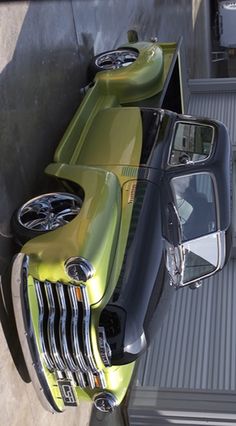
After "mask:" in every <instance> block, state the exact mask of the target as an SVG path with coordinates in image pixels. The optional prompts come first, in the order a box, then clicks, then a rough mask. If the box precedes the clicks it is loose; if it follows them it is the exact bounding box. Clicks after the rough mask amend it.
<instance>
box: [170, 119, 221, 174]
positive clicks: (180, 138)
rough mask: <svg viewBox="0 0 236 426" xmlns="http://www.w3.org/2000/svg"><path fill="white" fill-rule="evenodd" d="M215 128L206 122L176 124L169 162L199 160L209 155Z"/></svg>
mask: <svg viewBox="0 0 236 426" xmlns="http://www.w3.org/2000/svg"><path fill="white" fill-rule="evenodd" d="M213 137H214V128H213V127H211V126H207V125H204V124H195V123H183V122H179V123H177V124H176V125H175V133H174V139H173V143H172V149H171V153H170V158H169V164H171V165H173V166H174V165H180V164H186V163H188V162H190V161H191V162H193V163H195V162H198V161H202V160H205V159H206V158H207V157H209V155H210V153H211V149H212V144H213Z"/></svg>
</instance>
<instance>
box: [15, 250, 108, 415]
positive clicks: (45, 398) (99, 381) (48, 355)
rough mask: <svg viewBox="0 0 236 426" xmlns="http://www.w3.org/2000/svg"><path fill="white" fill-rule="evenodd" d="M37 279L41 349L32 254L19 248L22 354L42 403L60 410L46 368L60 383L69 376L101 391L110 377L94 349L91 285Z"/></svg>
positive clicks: (18, 315) (17, 287)
mask: <svg viewBox="0 0 236 426" xmlns="http://www.w3.org/2000/svg"><path fill="white" fill-rule="evenodd" d="M33 282H34V286H35V293H36V297H37V302H38V334H39V343H38V344H39V345H40V346H41V348H40V351H39V350H38V346H37V343H36V338H35V334H34V328H33V324H32V318H31V313H30V306H29V300H28V257H27V256H26V255H24V254H23V253H20V254H18V255H17V256H16V258H15V260H14V263H13V268H12V297H13V306H14V312H15V318H16V323H17V329H18V334H19V338H20V342H21V346H22V350H23V354H24V357H25V361H26V364H27V368H28V370H29V374H30V377H31V380H32V382H33V385H34V387H35V390H36V392H37V395H38V397H39V399H40V401H41V403H42V405H43V406H44V407H45V408H46V409H47V410H49V411H51V412H56V411H57V412H60V411H61V410H60V409H58V407H57V405H56V403H55V400H54V397H53V395H52V393H51V391H50V388H49V386H48V383H47V380H46V377H45V372H44V371H45V367H46V368H47V369H48V370H49V372H50V373H52V374H53V375H54V378H55V380H56V381H57V382H58V385H59V386H60V381H63V380H67V381H69V382H70V383H71V386H72V387H74V388H76V386H78V387H80V388H88V389H90V390H92V389H95V388H99V389H100V390H101V389H105V387H106V381H105V377H104V373H103V371H101V370H99V369H98V368H97V366H96V363H95V359H94V357H93V353H92V347H91V341H90V317H91V311H90V304H89V300H88V296H87V291H86V287H85V286H83V285H80V286H74V285H72V284H63V283H60V282H57V283H51V282H49V281H45V282H40V281H38V280H36V279H33ZM78 292H79V297H78ZM39 352H40V354H39Z"/></svg>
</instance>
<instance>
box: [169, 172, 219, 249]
mask: <svg viewBox="0 0 236 426" xmlns="http://www.w3.org/2000/svg"><path fill="white" fill-rule="evenodd" d="M171 186H172V190H173V195H174V200H175V205H176V208H177V211H178V215H179V219H180V223H181V226H182V235H183V237H182V238H183V241H188V240H192V239H194V238H198V237H200V236H203V235H206V234H210V233H212V232H215V231H216V229H217V223H216V208H215V197H214V187H213V183H212V179H211V176H210V175H209V174H207V173H199V174H194V175H185V176H180V177H176V178H173V179H172V181H171Z"/></svg>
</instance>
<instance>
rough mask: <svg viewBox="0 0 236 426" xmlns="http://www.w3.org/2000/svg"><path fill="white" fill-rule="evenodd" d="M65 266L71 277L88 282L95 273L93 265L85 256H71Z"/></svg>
mask: <svg viewBox="0 0 236 426" xmlns="http://www.w3.org/2000/svg"><path fill="white" fill-rule="evenodd" d="M65 268H66V272H67V274H68V275H69V277H70V278H72V279H73V280H76V281H83V282H86V281H88V280H89V279H90V278H92V276H93V275H94V269H93V267H92V265H91V264H90V263H89V262H88V261H87V260H86V259H84V258H83V257H70V258H69V259H68V260H67V261H66V263H65Z"/></svg>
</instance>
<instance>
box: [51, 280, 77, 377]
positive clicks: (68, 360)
mask: <svg viewBox="0 0 236 426" xmlns="http://www.w3.org/2000/svg"><path fill="white" fill-rule="evenodd" d="M56 292H57V297H58V300H59V306H60V320H59V338H60V346H61V352H62V356H63V360H64V362H65V364H66V365H67V367H68V369H69V370H71V371H73V372H75V371H77V370H78V367H77V366H76V365H75V363H74V360H73V359H72V357H71V355H70V353H69V349H68V344H67V338H66V317H67V308H66V300H65V295H64V291H63V285H62V284H61V283H59V282H57V283H56Z"/></svg>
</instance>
